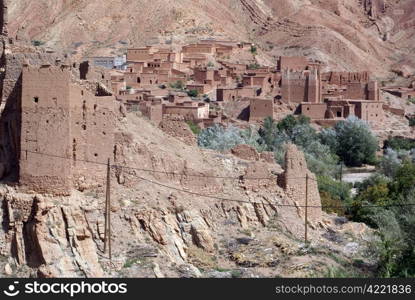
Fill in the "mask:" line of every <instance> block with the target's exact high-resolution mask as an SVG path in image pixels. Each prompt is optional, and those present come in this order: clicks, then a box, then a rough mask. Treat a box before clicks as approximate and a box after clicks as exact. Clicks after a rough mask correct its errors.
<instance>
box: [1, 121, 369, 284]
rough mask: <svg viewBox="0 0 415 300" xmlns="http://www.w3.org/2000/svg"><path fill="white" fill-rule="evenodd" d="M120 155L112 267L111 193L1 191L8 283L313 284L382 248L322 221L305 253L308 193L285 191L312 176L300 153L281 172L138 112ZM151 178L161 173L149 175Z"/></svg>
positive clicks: (365, 234)
mask: <svg viewBox="0 0 415 300" xmlns="http://www.w3.org/2000/svg"><path fill="white" fill-rule="evenodd" d="M135 128H141V130H140V133H137V131H136V130H135ZM116 145H117V147H116V152H115V163H116V164H117V165H122V166H125V167H116V168H113V169H112V171H111V174H112V175H111V177H112V179H111V181H112V193H111V199H112V204H111V211H112V219H111V221H112V222H111V223H112V232H113V234H112V245H113V247H112V251H113V253H112V254H113V259H112V261H109V259H108V253H104V252H103V238H104V232H103V228H104V215H103V212H104V199H105V194H104V190H105V188H104V186H103V183H101V186H100V187H99V186H98V187H97V188H93V189H92V188H91V189H86V190H83V191H82V192H80V191H74V192H73V194H72V196H70V197H53V196H48V195H34V194H33V195H31V194H24V193H22V192H21V191H19V188H15V187H10V186H2V187H1V189H0V199H1V201H2V204H3V206H2V214H0V216H1V222H2V224H3V227H2V231H1V233H0V250H1V255H2V256H0V258H1V257H3V258H2V259H0V265H1V266H0V267H2V268H5V270H6V269H7V274H9V275H14V276H27V274H30V273H32V274H33V275H34V276H41V277H73V276H77V277H79V276H80V277H83V276H94V277H95V276H127V277H172V276H173V277H232V276H233V277H239V276H241V277H251V276H276V275H280V276H305V275H307V274H311V273H313V272H324V270H325V269H326V268H327V267H328V265H330V264H338V263H336V262H334V260H335V259H336V257H337V256H339V257H342V259H344V260H345V261H347V260H351V259H354V258H356V257H363V256H364V255H365V253H366V252H365V251H366V249H367V247H368V245H369V241H370V240H371V239H372V238H373V235H372V233H371V231H370V230H368V229H367V228H366V227H364V226H361V225H359V224H354V223H347V222H344V221H339V220H341V219H339V218H337V217H336V216H329V215H326V214H321V212H320V214H316V215H313V214H311V215H310V219H309V224H308V226H309V239H310V241H311V245H312V246H305V245H304V244H302V242H301V239H302V238H303V234H304V216H303V209H302V208H301V207H299V206H298V205H299V204H301V202H300V201H302V200H303V199H297V198H295V195H296V194H298V191H297V190H296V189H302V188H303V187H300V186H298V187H297V186H285V185H281V186H280V185H278V184H277V182H278V178H277V177H278V176H277V175H278V174H281V176H284V174H292V172H294V171H295V172H300V173H301V174H305V173H306V172H308V171H307V169H306V166H305V164H304V162H303V161H302V160H303V157H302V154H301V153H300V152H298V150H297V149H295V148H292V149H291V154H292V155H291V156H289V159H290V161H291V163H292V164H291V165H290V164H287V169H286V170H285V172H283V170H282V169H281V167H280V166H279V165H277V164H276V163H275V162H274V161H273V160H272V159H271V158H270V157H269V156H268V155H267V154H266V153H264V154H261V155H258V154H257V153H255V150H254V149H249V147H248V146H246V147H238V149H235V150H234V151H233V152H234V153H235V155H238V157H237V156H234V155H231V154H219V153H215V152H213V151H202V150H200V149H198V148H197V147H195V146H191V145H186V144H185V143H183V142H181V141H179V140H177V139H176V138H174V137H171V136H168V135H166V134H165V133H164V132H162V131H161V130H160V129H158V128H156V127H154V126H153V125H152V124H150V123H149V122H147V121H145V120H144V119H142V118H141V117H138V116H136V115H135V114H134V113H131V114H127V116H126V117H125V118H124V117H122V116H120V119H119V122H118V134H117V139H116ZM247 147H248V148H247ZM244 148H245V149H244ZM291 166H292V167H291ZM152 169H154V170H158V171H161V172H157V173H154V172H149V171H145V170H152ZM143 170H144V171H143ZM93 176H94V174H91V178H92V177H93ZM206 176H207V177H206ZM228 177H229V178H228ZM226 178H228V179H226ZM253 178H261V179H253ZM265 178H267V179H265ZM309 190H310V203H313V204H315V203H319V201H320V199H319V196H318V193H313V190H315V186H314V185H311V186H310V188H309ZM202 195H208V196H209V197H204V196H202ZM293 195H294V196H293ZM218 197H219V198H218ZM221 198H223V199H221ZM345 232H348V233H347V234H348V236H350V239H351V240H349V238H346V236H345ZM350 243H353V244H350ZM350 248H352V250H350ZM332 253H336V254H335V255H336V256H335V258H333V257H331V256H330V255H332ZM363 259H364V260H365V261H368V257H363ZM371 263H373V261H371ZM217 270H226V271H223V272H222V271H221V272H218V271H217Z"/></svg>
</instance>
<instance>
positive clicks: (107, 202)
mask: <svg viewBox="0 0 415 300" xmlns="http://www.w3.org/2000/svg"><path fill="white" fill-rule="evenodd" d="M110 179H111V166H110V159H109V158H108V163H107V184H106V187H107V189H106V193H105V213H104V215H105V230H104V253H106V251H107V243H108V250H109V258H110V260H111V258H112V253H111V180H110Z"/></svg>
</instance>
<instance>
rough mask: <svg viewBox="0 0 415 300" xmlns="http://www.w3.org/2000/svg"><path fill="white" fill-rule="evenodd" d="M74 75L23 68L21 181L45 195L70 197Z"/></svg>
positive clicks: (54, 70) (62, 71)
mask: <svg viewBox="0 0 415 300" xmlns="http://www.w3.org/2000/svg"><path fill="white" fill-rule="evenodd" d="M69 83H70V73H69V72H68V71H67V70H65V69H63V68H57V67H54V68H50V67H41V68H39V69H38V68H31V67H29V66H26V67H24V68H23V75H22V85H23V87H22V98H21V108H22V114H21V118H22V121H21V122H22V123H21V140H20V147H21V149H20V164H19V166H20V172H19V182H20V184H21V185H24V186H25V187H26V188H27V189H29V190H34V191H36V192H41V193H49V192H52V191H53V193H56V194H63V195H66V194H69V192H70V189H71V187H72V173H71V161H70V160H69V159H62V157H70V154H71V145H70V143H69V137H70V135H71V125H70V118H71V116H70V104H69V97H70V84H69Z"/></svg>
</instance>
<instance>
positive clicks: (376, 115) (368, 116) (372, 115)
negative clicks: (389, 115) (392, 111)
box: [356, 102, 385, 122]
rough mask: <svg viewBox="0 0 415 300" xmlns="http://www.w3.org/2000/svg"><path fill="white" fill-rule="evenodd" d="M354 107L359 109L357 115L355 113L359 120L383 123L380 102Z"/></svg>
mask: <svg viewBox="0 0 415 300" xmlns="http://www.w3.org/2000/svg"><path fill="white" fill-rule="evenodd" d="M356 106H359V107H360V108H359V114H357V113H356V116H358V117H359V118H360V119H362V120H365V121H378V122H381V121H383V119H384V115H385V112H384V110H383V104H382V103H381V102H360V103H358V104H356Z"/></svg>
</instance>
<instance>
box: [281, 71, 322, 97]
mask: <svg viewBox="0 0 415 300" xmlns="http://www.w3.org/2000/svg"><path fill="white" fill-rule="evenodd" d="M320 93H321V92H320V79H319V77H318V74H317V72H316V71H306V72H303V71H301V72H296V71H284V72H283V74H282V79H281V96H282V100H283V101H284V102H286V103H291V102H293V103H301V102H310V103H318V102H320Z"/></svg>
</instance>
